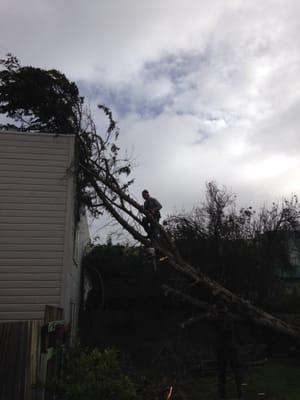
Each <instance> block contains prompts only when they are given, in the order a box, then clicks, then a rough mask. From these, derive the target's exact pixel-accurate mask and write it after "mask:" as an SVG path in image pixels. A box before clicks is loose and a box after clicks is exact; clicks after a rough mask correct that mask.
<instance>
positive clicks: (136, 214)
mask: <svg viewBox="0 0 300 400" xmlns="http://www.w3.org/2000/svg"><path fill="white" fill-rule="evenodd" d="M0 65H1V67H2V70H1V71H0V113H3V114H6V116H8V117H9V118H12V119H13V120H14V124H9V123H8V124H5V125H2V126H1V128H2V129H21V130H22V131H24V132H26V131H32V130H34V131H41V132H55V133H57V134H59V133H70V134H75V135H76V137H77V143H78V147H77V149H78V151H77V162H76V165H75V167H76V168H77V182H78V185H77V186H78V193H77V197H78V205H84V206H86V207H87V208H88V209H89V211H90V212H91V214H92V215H93V216H98V215H99V214H101V213H102V210H103V209H105V210H107V212H108V213H109V214H110V215H111V216H112V217H113V218H114V219H115V220H116V221H117V222H118V223H119V224H120V225H121V226H122V227H123V228H124V229H125V230H127V231H128V232H129V233H130V234H131V236H132V237H133V238H134V239H135V240H137V241H138V242H139V243H141V244H142V245H144V246H146V247H154V248H155V249H156V250H157V251H159V252H160V253H161V254H163V255H164V256H166V257H167V263H168V264H169V265H170V266H171V267H172V268H174V269H175V270H176V271H178V272H179V273H180V274H182V275H183V276H185V277H186V278H188V280H189V281H190V284H191V285H192V286H193V287H194V288H197V290H199V292H198V293H201V291H203V290H205V291H207V292H208V293H209V294H210V296H211V298H212V299H213V302H214V301H216V300H218V299H221V300H222V301H223V302H224V303H226V304H227V306H228V308H229V309H230V311H231V313H233V314H235V315H237V316H240V317H241V318H242V319H247V320H248V321H250V322H252V323H254V324H256V325H259V326H262V327H265V328H269V329H272V330H274V331H276V332H278V333H280V334H284V335H286V336H289V337H291V338H293V339H294V340H296V341H299V340H300V332H299V331H298V330H297V329H296V328H295V327H293V326H291V325H289V324H287V323H285V322H284V321H282V320H280V319H278V318H275V317H274V316H272V315H270V314H268V313H266V312H265V311H263V310H261V309H259V308H257V307H255V306H254V305H253V304H251V303H250V302H249V301H247V300H246V299H243V298H242V297H240V296H237V295H236V294H234V293H232V292H231V291H229V290H228V289H226V288H225V287H223V286H222V285H220V284H219V283H218V282H216V281H214V280H212V279H210V278H209V277H208V276H206V275H205V274H204V273H203V272H202V271H201V265H197V266H193V265H191V264H189V263H187V262H186V261H185V260H184V259H183V258H182V257H181V255H180V254H179V251H178V249H177V248H176V246H175V245H174V243H173V241H172V239H171V238H170V237H169V235H168V233H167V232H166V231H165V230H164V228H163V227H162V226H161V225H159V224H158V223H156V222H155V221H153V224H155V225H156V228H157V230H158V232H159V237H158V239H157V240H152V241H150V240H149V239H148V238H147V237H146V236H145V234H144V230H143V227H142V217H143V215H146V216H147V217H148V218H150V219H151V216H150V215H147V212H146V211H145V210H144V209H143V207H142V206H141V205H140V204H139V203H138V202H137V201H136V200H135V199H134V198H133V197H132V196H130V194H129V191H128V188H129V186H130V184H131V183H132V180H129V179H128V177H129V174H130V172H131V165H130V159H129V158H128V157H125V158H120V156H119V148H118V146H117V138H118V135H119V130H118V127H117V124H116V122H115V121H114V119H113V117H112V113H111V110H110V109H109V108H108V107H106V106H103V105H101V106H99V108H100V109H101V110H102V111H103V112H104V113H105V115H106V116H107V118H108V122H109V123H108V128H107V130H106V132H105V134H104V135H103V136H101V135H99V134H98V133H97V129H96V125H95V123H94V121H93V119H92V116H91V114H90V111H89V109H88V107H86V106H84V99H83V98H82V97H81V96H79V92H78V88H77V86H76V85H75V83H73V82H69V81H68V80H67V79H66V77H65V76H64V75H62V74H60V73H59V72H58V71H56V70H49V71H46V70H41V69H38V68H34V67H21V66H20V64H19V61H18V60H17V59H16V58H15V57H14V56H12V55H8V56H7V57H6V59H4V60H0ZM37 79H38V81H39V85H36V81H37ZM50 105H51V107H50ZM62 108H63V112H62ZM162 289H163V290H165V292H166V293H170V294H172V295H175V296H179V297H181V298H182V299H183V300H185V301H187V302H189V303H190V304H193V305H194V306H196V307H198V308H199V309H201V308H203V304H202V303H201V302H199V299H197V298H195V295H194V296H190V295H187V294H186V293H183V292H181V291H178V290H175V289H174V288H170V287H163V288H162Z"/></svg>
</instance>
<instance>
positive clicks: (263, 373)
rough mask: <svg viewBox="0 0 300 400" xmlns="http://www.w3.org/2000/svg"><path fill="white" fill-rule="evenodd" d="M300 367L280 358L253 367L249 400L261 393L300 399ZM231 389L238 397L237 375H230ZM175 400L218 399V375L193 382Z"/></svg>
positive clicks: (248, 377) (273, 397) (248, 379)
mask: <svg viewBox="0 0 300 400" xmlns="http://www.w3.org/2000/svg"><path fill="white" fill-rule="evenodd" d="M299 367H300V365H297V364H295V363H294V362H291V361H289V360H286V359H285V360H284V359H280V360H279V359H278V360H273V361H270V362H268V363H267V364H265V365H264V366H259V367H251V368H250V369H249V371H248V372H247V375H246V382H247V383H248V389H247V397H246V398H247V400H256V399H257V394H258V393H261V392H262V393H265V395H266V399H271V400H299V399H300V368H299ZM227 390H228V395H229V397H230V398H235V397H236V390H235V383H234V379H233V376H231V374H229V378H228V382H227ZM175 393H176V395H175V397H174V399H175V400H177V399H178V400H180V399H183V398H187V399H191V400H192V399H193V400H194V399H195V400H216V399H217V398H218V397H217V379H216V376H215V375H211V376H206V377H198V378H194V379H193V380H189V381H188V382H186V383H185V384H183V385H182V386H181V385H180V386H179V387H178V388H177V389H176V387H175Z"/></svg>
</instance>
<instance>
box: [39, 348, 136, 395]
mask: <svg viewBox="0 0 300 400" xmlns="http://www.w3.org/2000/svg"><path fill="white" fill-rule="evenodd" d="M46 390H47V392H48V393H50V394H52V395H54V396H55V397H54V398H55V399H57V400H138V399H139V397H138V395H137V391H136V387H135V384H134V383H133V382H132V380H131V379H130V378H129V377H128V376H126V375H124V374H122V372H121V368H120V362H119V354H118V352H117V351H116V350H114V349H108V350H104V351H102V352H101V351H99V350H97V349H94V350H87V349H82V348H80V347H75V348H73V349H70V350H68V351H67V352H66V354H65V357H64V365H63V368H62V373H61V376H59V377H56V378H54V379H51V380H50V381H48V383H47V384H46Z"/></svg>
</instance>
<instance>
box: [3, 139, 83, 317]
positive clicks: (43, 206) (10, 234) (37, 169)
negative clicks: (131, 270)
mask: <svg viewBox="0 0 300 400" xmlns="http://www.w3.org/2000/svg"><path fill="white" fill-rule="evenodd" d="M73 159H74V137H73V136H70V135H50V134H27V133H26V134H24V133H12V132H10V133H6V132H1V133H0V321H11V320H28V319H43V316H44V308H45V304H49V305H54V306H59V307H64V308H65V307H67V304H69V303H70V301H69V299H68V298H67V297H68V296H69V297H70V296H71V291H72V290H71V286H72V284H70V283H68V280H69V278H68V275H70V274H71V275H72V270H73V265H74V263H73V244H74V229H75V227H74V196H75V192H74V190H75V183H74V177H73V174H72V162H73ZM66 311H67V313H68V314H70V310H66Z"/></svg>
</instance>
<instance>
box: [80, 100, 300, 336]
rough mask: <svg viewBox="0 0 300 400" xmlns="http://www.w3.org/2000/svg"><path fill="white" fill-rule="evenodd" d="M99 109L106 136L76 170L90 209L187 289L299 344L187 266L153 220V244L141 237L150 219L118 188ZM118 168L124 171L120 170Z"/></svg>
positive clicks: (280, 324) (289, 330)
mask: <svg viewBox="0 0 300 400" xmlns="http://www.w3.org/2000/svg"><path fill="white" fill-rule="evenodd" d="M101 108H102V109H103V110H104V111H105V113H106V115H107V116H108V117H109V119H110V125H109V126H110V128H109V129H108V136H107V138H106V139H105V141H103V139H101V138H100V137H99V136H98V135H97V134H96V133H95V134H93V135H92V136H91V138H90V139H89V140H88V143H92V147H93V149H92V151H91V153H90V155H88V152H87V151H85V154H86V157H85V158H81V159H80V168H81V170H82V172H83V173H84V176H85V180H86V182H88V186H89V188H90V190H92V198H93V199H94V204H93V205H92V209H93V207H95V208H96V209H97V208H98V207H100V206H101V207H104V208H105V209H106V210H107V211H108V212H109V213H110V215H111V216H112V217H113V218H114V219H115V220H116V221H117V222H118V223H119V224H120V225H121V226H122V227H123V228H124V229H125V230H127V231H128V232H129V233H130V234H131V235H132V237H133V238H134V239H136V240H137V241H138V242H140V243H141V244H142V245H144V246H146V247H154V248H155V249H156V250H157V251H158V252H159V253H161V254H163V255H164V256H166V257H167V263H168V264H169V265H170V266H171V267H172V268H174V269H175V270H177V271H178V272H179V273H181V274H182V275H184V276H185V277H187V278H188V279H189V280H190V283H191V285H193V286H194V287H197V288H199V289H198V290H199V291H201V290H202V289H203V290H205V291H207V292H208V293H209V294H210V295H211V297H212V299H213V301H217V300H222V301H223V302H224V303H225V304H226V305H227V306H228V308H229V309H230V311H231V312H232V313H233V314H235V315H237V316H239V317H240V318H241V319H243V320H247V321H248V322H252V323H254V324H255V325H258V326H261V327H264V328H268V329H271V330H273V331H275V332H277V333H279V334H283V335H286V336H288V337H290V338H292V339H294V340H296V341H300V332H299V330H298V329H297V328H295V327H293V326H291V325H290V324H287V323H286V322H284V321H282V320H280V319H278V318H276V317H274V316H272V315H271V314H269V313H267V312H265V311H264V310H262V309H260V308H258V307H255V306H254V305H253V304H251V302H250V301H248V300H246V299H244V298H242V297H240V296H237V295H236V294H234V293H232V292H231V291H229V290H228V289H226V288H225V287H223V286H222V285H220V284H219V283H218V282H216V281H214V280H212V279H210V278H209V277H207V276H206V275H205V274H203V273H202V272H201V266H192V265H190V264H189V263H187V262H186V261H185V260H184V259H183V258H182V257H181V255H180V254H179V252H178V250H177V248H176V246H175V245H174V243H173V241H172V239H171V238H170V237H169V235H168V233H167V232H166V231H165V230H164V228H163V227H162V226H161V225H160V224H158V223H157V222H155V221H154V220H153V224H155V225H156V228H157V230H158V232H159V235H158V239H157V240H151V241H150V240H149V239H148V238H147V237H146V236H145V235H144V234H143V228H142V216H143V215H146V216H147V217H148V218H150V219H151V216H150V215H149V214H147V212H146V211H145V210H144V209H143V207H142V206H141V205H140V204H139V203H138V202H137V201H136V200H135V199H133V198H132V197H131V196H130V194H129V193H128V184H122V183H121V182H120V180H119V179H117V178H116V170H117V171H119V170H120V168H119V169H118V168H117V169H116V164H117V151H116V154H115V155H116V158H115V164H110V159H109V158H107V154H106V151H107V148H109V147H110V148H111V147H112V146H114V144H112V143H110V139H111V137H112V135H111V134H112V132H113V130H114V129H115V128H116V125H115V122H114V121H113V119H112V115H111V113H110V111H109V110H108V109H107V108H105V107H103V106H101ZM78 138H79V141H80V146H81V148H83V149H84V148H86V137H85V134H80V135H79V136H78ZM91 154H92V156H91ZM121 168H124V166H123V167H121ZM162 289H163V290H164V291H165V292H166V294H168V293H169V294H172V295H175V296H177V297H181V298H182V299H183V300H184V301H186V302H189V303H190V304H193V305H194V306H196V307H198V308H199V309H203V302H201V301H200V300H198V299H197V298H195V297H192V296H190V295H187V294H185V293H183V292H181V291H178V290H175V289H174V288H171V287H168V286H164V287H162Z"/></svg>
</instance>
